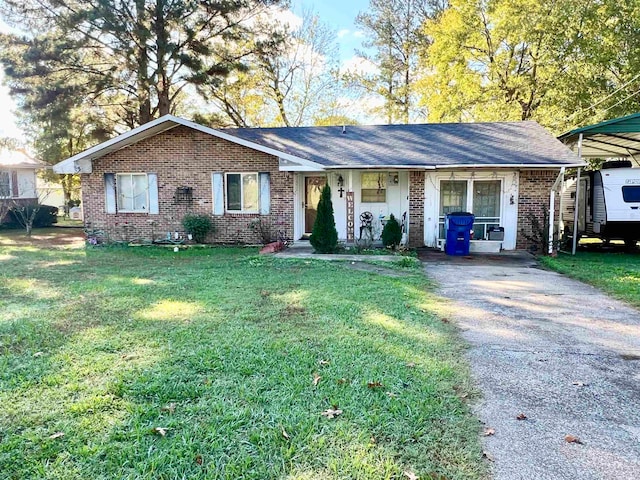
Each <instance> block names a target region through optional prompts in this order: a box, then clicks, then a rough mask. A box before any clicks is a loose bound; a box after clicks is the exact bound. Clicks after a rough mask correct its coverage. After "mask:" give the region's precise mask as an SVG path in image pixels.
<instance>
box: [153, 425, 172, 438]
mask: <svg viewBox="0 0 640 480" xmlns="http://www.w3.org/2000/svg"><path fill="white" fill-rule="evenodd" d="M167 430H169V429H168V428H165V427H155V428H153V429H152V430H151V431H152V432H153V433H155V434H156V435H159V436H161V437H165V436H166V435H167Z"/></svg>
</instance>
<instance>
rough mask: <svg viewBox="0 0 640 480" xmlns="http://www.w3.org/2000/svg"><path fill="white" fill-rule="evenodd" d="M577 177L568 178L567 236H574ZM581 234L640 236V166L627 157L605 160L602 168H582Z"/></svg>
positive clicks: (564, 212) (618, 237)
mask: <svg viewBox="0 0 640 480" xmlns="http://www.w3.org/2000/svg"><path fill="white" fill-rule="evenodd" d="M575 195H576V178H570V179H567V180H566V181H565V188H564V190H563V192H562V212H561V215H562V223H563V229H564V234H565V236H573V222H574V212H575ZM578 203H579V205H578V238H580V237H597V238H601V239H602V240H604V241H609V240H624V242H625V243H626V244H627V245H629V246H631V245H635V244H636V242H637V241H638V240H640V168H631V162H630V161H627V160H623V161H620V160H618V161H612V162H606V163H605V164H604V165H603V166H602V169H601V170H597V171H592V172H583V176H582V177H581V178H580V194H579V196H578Z"/></svg>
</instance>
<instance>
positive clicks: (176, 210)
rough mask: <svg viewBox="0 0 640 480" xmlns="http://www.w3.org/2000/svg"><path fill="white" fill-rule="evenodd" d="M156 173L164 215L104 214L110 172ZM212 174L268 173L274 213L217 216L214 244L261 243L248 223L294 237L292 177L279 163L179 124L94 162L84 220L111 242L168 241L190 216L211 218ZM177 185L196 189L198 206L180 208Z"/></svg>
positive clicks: (85, 188)
mask: <svg viewBox="0 0 640 480" xmlns="http://www.w3.org/2000/svg"><path fill="white" fill-rule="evenodd" d="M135 172H144V173H156V174H157V175H158V201H159V206H160V208H159V214H158V215H152V214H138V213H119V214H107V213H105V192H104V174H105V173H135ZM213 172H269V173H270V175H271V208H270V214H269V215H259V214H238V213H234V214H229V213H225V214H224V215H221V216H217V215H212V219H213V223H214V225H215V228H216V231H215V233H214V234H212V235H210V237H209V238H208V239H207V240H208V241H210V242H213V243H261V238H260V235H258V234H257V233H256V232H254V231H253V230H252V229H251V228H250V227H249V224H250V223H251V222H254V221H256V220H258V219H262V221H263V222H265V223H267V224H268V225H271V229H272V230H273V231H274V232H277V231H279V230H281V231H283V232H284V236H285V237H286V238H288V239H292V238H293V174H291V173H289V172H280V171H279V170H278V159H277V158H276V157H274V156H272V155H268V154H265V153H262V152H257V151H255V150H252V149H250V148H247V147H243V146H241V145H237V144H234V143H232V142H228V141H226V140H222V139H219V138H216V137H214V136H211V135H207V134H205V133H202V132H199V131H197V130H193V129H190V128H188V127H184V126H179V127H176V128H174V129H172V130H169V131H167V132H164V133H161V134H158V135H156V136H154V137H151V138H148V139H145V140H142V141H140V142H138V143H136V144H134V145H132V146H130V147H127V148H125V149H122V150H119V151H117V152H114V153H110V154H108V155H106V156H105V157H102V158H100V159H98V160H95V161H94V162H93V173H91V174H83V175H82V204H83V208H84V215H85V222H87V223H88V224H90V225H91V227H92V228H95V229H98V230H102V231H104V232H105V233H107V234H108V236H109V238H110V239H112V240H125V241H135V240H150V239H151V238H156V239H158V238H164V237H165V236H166V234H167V232H174V231H179V232H183V228H182V225H181V221H182V217H183V216H184V215H185V214H186V213H187V212H194V213H203V214H208V215H211V214H212V210H213V197H212V189H211V174H212V173H213ZM177 187H191V188H192V189H193V202H192V204H191V205H190V206H189V205H184V204H177V202H176V201H175V199H174V196H175V191H176V188H177Z"/></svg>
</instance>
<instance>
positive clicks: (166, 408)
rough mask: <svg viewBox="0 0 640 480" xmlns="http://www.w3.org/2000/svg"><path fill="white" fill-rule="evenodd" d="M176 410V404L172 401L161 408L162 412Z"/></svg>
mask: <svg viewBox="0 0 640 480" xmlns="http://www.w3.org/2000/svg"><path fill="white" fill-rule="evenodd" d="M175 410H176V404H175V403H173V402H171V403H168V404H166V405H165V406H164V407H162V408H161V409H160V411H161V412H169V413H173V412H175Z"/></svg>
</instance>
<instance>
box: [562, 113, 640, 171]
mask: <svg viewBox="0 0 640 480" xmlns="http://www.w3.org/2000/svg"><path fill="white" fill-rule="evenodd" d="M558 139H559V140H560V141H561V142H563V143H564V144H566V145H567V146H568V147H569V148H571V149H572V150H573V151H574V152H576V153H579V154H580V155H581V156H582V158H629V159H632V160H635V161H636V163H638V164H639V165H640V113H634V114H633V115H627V116H626V117H620V118H614V119H612V120H606V121H604V122H600V123H596V124H595V125H589V126H587V127H582V128H577V129H575V130H571V131H570V132H567V133H565V134H563V135H560V136H559V137H558ZM581 139H582V145H581V146H580V143H581V142H580V140H581ZM580 147H581V148H580Z"/></svg>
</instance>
